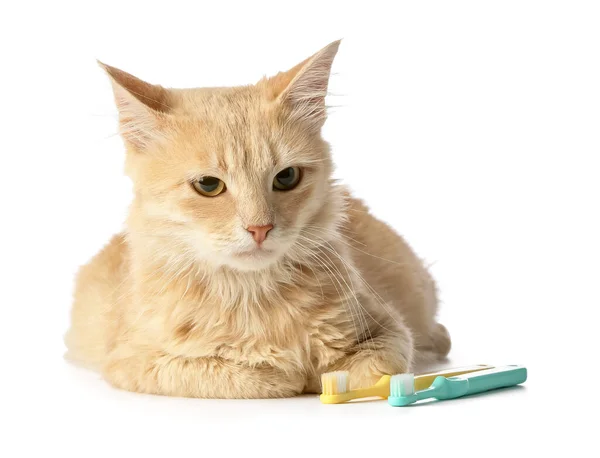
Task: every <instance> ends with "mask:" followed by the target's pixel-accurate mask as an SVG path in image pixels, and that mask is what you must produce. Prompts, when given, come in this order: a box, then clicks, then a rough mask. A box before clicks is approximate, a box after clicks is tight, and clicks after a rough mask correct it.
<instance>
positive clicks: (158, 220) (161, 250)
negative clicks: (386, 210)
mask: <svg viewBox="0 0 600 458" xmlns="http://www.w3.org/2000/svg"><path fill="white" fill-rule="evenodd" d="M338 46H339V42H334V43H332V44H330V45H329V46H327V47H325V48H324V49H323V50H321V51H319V52H318V53H316V54H315V55H314V56H312V57H310V58H309V59H307V60H305V61H303V62H302V63H300V64H298V65H297V66H296V67H294V68H292V69H291V70H289V71H287V72H282V73H279V74H278V75H275V76H274V77H271V78H264V79H262V80H261V81H259V82H258V83H257V84H255V85H249V86H244V87H232V88H203V89H165V88H162V87H161V86H155V85H152V84H149V83H146V82H143V81H141V80H139V79H137V78H135V77H133V76H131V75H129V74H127V73H125V72H123V71H121V70H118V69H115V68H113V67H110V66H107V65H104V64H101V66H102V67H103V68H104V69H105V70H106V72H107V74H108V75H109V77H110V79H111V82H112V84H113V88H114V92H115V100H116V104H117V108H118V109H119V111H120V122H121V135H122V137H123V140H124V143H125V146H126V149H127V155H126V171H127V173H128V175H129V176H130V177H131V179H132V181H133V184H134V190H135V198H134V201H133V202H132V204H131V207H130V211H129V215H128V218H127V224H126V229H125V231H124V232H123V233H121V234H118V235H115V236H114V237H113V238H112V240H111V241H110V242H109V243H108V244H107V245H106V246H105V247H104V249H103V250H102V251H100V252H99V253H98V254H97V255H96V256H95V257H94V258H93V259H92V260H91V261H90V262H89V263H88V264H87V265H85V266H83V267H82V268H81V269H80V271H79V273H78V276H77V282H76V290H75V295H74V296H75V297H74V304H73V310H72V325H71V328H70V329H69V331H68V333H67V336H66V343H67V347H68V353H67V355H68V357H69V358H70V359H71V360H73V361H75V362H78V363H80V364H83V365H85V366H87V367H90V368H92V369H95V370H97V371H99V372H101V373H102V374H103V376H104V377H105V379H106V380H107V381H108V382H110V383H111V384H113V385H114V386H116V387H119V388H123V389H126V390H132V391H139V392H144V393H156V394H164V395H173V396H192V397H216V398H263V397H264V398H268V397H285V396H293V395H297V394H299V393H303V392H313V393H314V392H320V386H319V376H320V374H322V373H323V372H326V371H331V370H349V371H350V372H351V380H352V381H353V386H352V387H357V386H365V385H368V384H371V383H373V382H374V381H375V380H376V379H377V378H378V377H380V376H381V375H382V374H394V373H399V372H405V371H409V370H411V369H412V367H413V365H414V364H415V362H418V361H419V360H420V359H422V358H423V357H425V355H434V356H435V357H443V356H445V355H446V354H447V353H448V351H449V350H450V338H449V335H448V333H447V331H446V329H445V328H444V327H443V326H442V325H441V324H439V323H437V322H436V320H435V316H436V312H437V306H438V305H437V297H436V288H435V284H434V281H433V280H432V278H431V276H430V275H429V273H428V272H427V270H426V269H425V267H424V266H423V264H422V262H421V261H420V260H419V259H418V257H417V256H416V255H415V254H414V253H413V251H412V250H411V248H410V247H409V246H408V245H407V243H406V242H405V241H404V240H403V239H402V238H401V237H400V236H399V235H397V234H396V233H395V232H394V231H393V230H392V229H391V228H390V227H389V226H387V225H386V224H385V223H383V222H381V221H379V220H377V219H376V218H374V217H373V216H372V215H371V214H370V213H369V211H368V208H367V207H366V206H365V205H364V204H363V203H362V202H360V201H358V200H356V199H354V198H352V196H351V195H350V194H349V193H348V191H347V190H345V189H344V188H343V187H342V186H340V185H338V184H336V183H335V182H334V181H333V180H332V178H331V173H332V167H333V166H332V163H331V155H330V151H329V146H328V144H327V143H326V142H325V141H324V140H323V139H322V137H321V134H320V128H321V126H322V124H323V122H324V121H325V94H326V92H327V86H328V79H329V74H330V70H331V65H332V62H333V58H334V56H335V54H336V52H337V50H338ZM290 166H297V167H300V168H301V169H302V179H301V181H300V184H299V185H298V187H297V188H295V189H293V190H291V191H287V192H278V191H274V190H273V189H272V181H273V178H274V176H275V174H277V173H278V172H279V171H281V170H283V169H285V168H287V167H290ZM205 176H216V177H218V178H220V179H221V180H223V181H224V182H225V183H226V186H227V190H226V192H224V193H223V194H221V195H219V196H217V197H212V198H211V197H204V196H201V195H199V194H198V193H197V192H196V191H195V190H194V189H193V187H192V186H191V185H190V182H191V181H193V180H197V179H200V178H202V177H205ZM266 224H274V229H273V230H271V231H270V232H269V234H268V237H267V239H266V240H265V241H264V243H263V248H264V250H267V251H268V253H266V252H264V250H262V251H261V250H256V244H255V242H254V240H253V239H252V237H251V235H250V234H249V232H248V231H247V230H246V227H248V226H249V225H266ZM249 250H250V251H251V250H255V251H253V252H252V253H253V254H249V255H245V254H242V255H240V253H243V252H248V251H249Z"/></svg>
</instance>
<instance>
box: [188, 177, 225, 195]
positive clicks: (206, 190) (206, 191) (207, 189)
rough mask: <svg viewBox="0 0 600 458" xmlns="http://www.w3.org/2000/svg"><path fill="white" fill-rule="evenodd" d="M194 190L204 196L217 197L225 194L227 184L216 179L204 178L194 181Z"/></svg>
mask: <svg viewBox="0 0 600 458" xmlns="http://www.w3.org/2000/svg"><path fill="white" fill-rule="evenodd" d="M192 186H194V189H195V190H196V191H197V192H198V193H199V194H202V195H203V196H206V197H215V196H218V195H219V194H221V193H223V192H225V189H226V188H225V183H223V182H222V181H221V180H219V179H218V178H215V177H203V178H200V179H199V180H196V181H193V182H192Z"/></svg>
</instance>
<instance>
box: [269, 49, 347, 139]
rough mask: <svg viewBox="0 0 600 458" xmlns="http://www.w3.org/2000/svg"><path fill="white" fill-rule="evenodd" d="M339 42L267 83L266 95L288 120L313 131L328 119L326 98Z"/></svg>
mask: <svg viewBox="0 0 600 458" xmlns="http://www.w3.org/2000/svg"><path fill="white" fill-rule="evenodd" d="M340 41H341V40H337V41H334V42H333V43H330V44H328V45H327V46H325V47H324V48H323V49H321V50H320V51H319V52H317V53H316V54H314V55H312V56H311V57H309V58H308V59H306V60H304V61H303V62H300V63H299V64H298V65H296V66H295V67H293V68H292V69H290V70H288V71H287V72H281V73H278V74H277V75H275V76H273V77H272V78H269V79H268V80H266V84H267V86H268V88H269V92H270V94H269V95H270V96H271V97H272V98H274V99H276V100H277V101H278V102H279V103H281V104H283V105H284V106H285V107H286V108H288V109H289V113H290V116H292V117H293V118H294V119H296V120H297V121H299V122H303V123H306V125H307V126H308V127H310V128H313V129H315V130H318V129H320V128H321V127H322V125H323V123H324V122H325V118H326V117H327V113H326V105H325V96H326V95H327V87H328V85H329V76H330V74H331V66H332V64H333V59H334V58H335V56H336V54H337V51H338V48H339V46H340Z"/></svg>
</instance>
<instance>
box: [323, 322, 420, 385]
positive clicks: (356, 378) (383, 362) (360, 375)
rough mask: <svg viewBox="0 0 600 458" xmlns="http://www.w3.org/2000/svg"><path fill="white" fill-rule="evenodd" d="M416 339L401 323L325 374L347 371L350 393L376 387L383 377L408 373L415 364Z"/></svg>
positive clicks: (365, 342)
mask: <svg viewBox="0 0 600 458" xmlns="http://www.w3.org/2000/svg"><path fill="white" fill-rule="evenodd" d="M413 353H414V349H413V338H412V335H411V333H410V330H409V329H408V328H407V327H406V326H405V325H404V324H402V323H399V324H397V323H394V329H383V328H380V329H379V330H377V335H373V336H367V338H366V339H365V340H363V341H361V342H359V343H357V344H356V345H355V346H354V347H353V348H352V349H351V350H350V351H348V352H347V354H346V355H345V356H343V357H342V358H340V359H339V360H338V361H336V362H335V363H334V364H332V365H331V366H329V367H328V368H327V370H326V371H323V372H331V371H348V372H349V373H350V389H355V388H365V387H369V386H371V385H374V384H375V383H376V382H377V381H378V380H379V379H380V378H381V376H383V375H393V374H399V373H404V372H408V371H410V370H411V368H412V363H413Z"/></svg>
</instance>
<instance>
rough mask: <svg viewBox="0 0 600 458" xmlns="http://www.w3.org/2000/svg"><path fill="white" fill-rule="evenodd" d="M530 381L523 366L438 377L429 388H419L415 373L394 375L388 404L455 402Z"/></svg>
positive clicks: (395, 405) (398, 405) (396, 405)
mask: <svg viewBox="0 0 600 458" xmlns="http://www.w3.org/2000/svg"><path fill="white" fill-rule="evenodd" d="M525 380H527V369H526V368H525V367H523V366H516V365H512V366H503V367H495V368H492V369H486V370H482V371H477V372H472V373H468V374H461V375H455V376H451V377H443V376H440V377H436V379H435V380H434V381H433V383H432V384H431V386H430V387H429V388H426V389H420V388H418V387H417V383H416V377H415V376H414V375H413V374H399V375H394V376H393V377H392V378H391V380H390V396H389V397H388V403H389V404H390V405H391V406H394V407H403V406H407V405H409V404H412V403H414V402H417V401H421V400H422V399H430V398H435V399H439V400H445V399H454V398H459V397H462V396H467V395H470V394H476V393H483V392H485V391H490V390H494V389H496V388H504V387H508V386H514V385H519V384H521V383H524V382H525Z"/></svg>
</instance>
